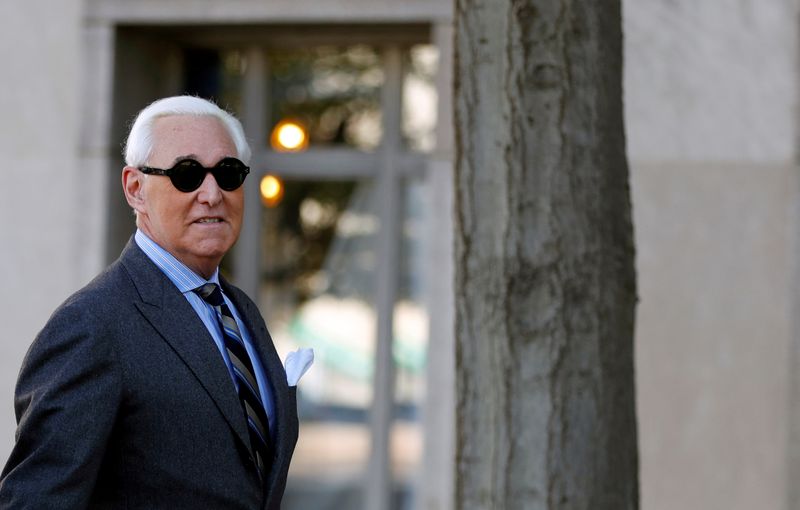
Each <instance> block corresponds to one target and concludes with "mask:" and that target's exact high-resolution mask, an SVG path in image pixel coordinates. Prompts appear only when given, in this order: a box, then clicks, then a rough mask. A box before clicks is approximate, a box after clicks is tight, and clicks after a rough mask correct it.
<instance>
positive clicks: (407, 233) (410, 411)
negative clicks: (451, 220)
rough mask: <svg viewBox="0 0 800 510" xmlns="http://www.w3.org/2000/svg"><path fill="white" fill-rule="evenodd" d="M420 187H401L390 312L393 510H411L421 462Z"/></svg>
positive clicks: (424, 332) (424, 333)
mask: <svg viewBox="0 0 800 510" xmlns="http://www.w3.org/2000/svg"><path fill="white" fill-rule="evenodd" d="M422 186H423V184H422V183H421V182H418V181H409V182H408V183H406V184H405V185H404V186H403V213H404V214H403V218H402V238H401V240H400V243H401V244H400V267H399V268H398V269H399V271H400V273H399V275H398V276H399V288H398V290H399V293H398V296H397V303H396V304H395V309H394V345H393V352H394V360H395V375H396V378H395V421H394V424H393V427H392V432H391V434H392V435H391V456H392V474H393V476H394V486H395V497H394V498H393V503H392V507H393V508H395V509H397V510H407V509H412V508H414V501H415V489H416V482H417V480H418V478H419V469H420V467H421V462H422V447H423V445H422V442H423V430H422V422H421V416H420V411H421V409H422V405H423V399H424V398H425V367H426V363H425V361H426V352H427V346H428V311H427V308H426V307H425V303H424V301H423V292H424V289H423V280H424V267H423V264H424V254H423V239H422V234H423V232H424V224H423V222H424V221H425V214H426V211H425V207H424V200H423V193H422V190H423V188H422Z"/></svg>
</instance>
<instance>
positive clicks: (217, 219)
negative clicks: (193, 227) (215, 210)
mask: <svg viewBox="0 0 800 510" xmlns="http://www.w3.org/2000/svg"><path fill="white" fill-rule="evenodd" d="M220 221H221V220H220V219H219V218H203V219H200V220H197V223H219V222H220Z"/></svg>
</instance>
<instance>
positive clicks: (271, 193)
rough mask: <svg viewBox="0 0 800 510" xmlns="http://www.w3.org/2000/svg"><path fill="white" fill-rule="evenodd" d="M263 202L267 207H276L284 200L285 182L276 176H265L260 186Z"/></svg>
mask: <svg viewBox="0 0 800 510" xmlns="http://www.w3.org/2000/svg"><path fill="white" fill-rule="evenodd" d="M259 189H260V190H261V202H263V204H264V205H265V206H267V207H275V206H276V205H278V204H279V203H281V199H282V198H283V182H281V180H280V179H278V178H277V177H275V176H274V175H265V176H264V177H262V178H261V184H260V185H259Z"/></svg>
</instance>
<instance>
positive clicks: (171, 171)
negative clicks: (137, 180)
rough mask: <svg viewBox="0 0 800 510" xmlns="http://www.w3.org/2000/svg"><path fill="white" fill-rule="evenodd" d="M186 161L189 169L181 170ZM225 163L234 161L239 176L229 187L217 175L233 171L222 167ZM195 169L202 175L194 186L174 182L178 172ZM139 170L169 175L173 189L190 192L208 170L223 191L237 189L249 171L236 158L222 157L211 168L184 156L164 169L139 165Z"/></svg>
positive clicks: (201, 182) (151, 173)
mask: <svg viewBox="0 0 800 510" xmlns="http://www.w3.org/2000/svg"><path fill="white" fill-rule="evenodd" d="M187 162H189V163H192V165H191V166H190V168H189V169H187V170H183V169H182V168H181V165H185V164H186V163H187ZM225 163H236V166H237V167H238V168H237V169H236V170H238V175H239V176H240V178H241V180H240V181H239V184H237V185H236V186H235V187H233V188H231V187H230V186H223V185H222V184H221V183H220V180H219V177H220V175H221V174H222V173H226V174H227V173H229V172H232V171H235V170H232V169H231V168H226V167H224V166H223V165H224V164H225ZM196 170H203V177H202V178H201V179H200V180H199V181H198V182H197V185H196V186H194V187H187V186H183V187H181V186H179V185H178V183H176V182H175V181H176V179H180V178H181V177H180V175H181V173H180V172H188V171H196ZM139 171H141V172H142V173H144V174H147V175H163V176H165V177H169V180H170V181H171V182H172V185H173V186H175V189H177V190H178V191H182V192H183V193H191V192H193V191H195V190H197V189H198V188H199V187H200V186H202V185H203V181H204V180H205V179H206V175H208V173H209V172H211V175H213V176H214V180H215V181H217V186H219V187H220V189H222V190H225V191H235V190H237V189H239V188H240V187H241V186H242V184H244V181H245V179H246V178H247V175H248V174H249V173H250V167H249V166H247V165H245V164H244V163H243V162H242V161H240V160H238V159H236V158H222V159H221V160H219V163H217V164H216V165H214V166H213V167H211V168H208V167H205V166H203V165H202V164H200V162H199V161H197V160H195V159H192V158H184V159H181V160H180V161H178V162H176V163H175V164H174V165H173V166H172V168H167V169H164V168H154V167H151V166H140V167H139Z"/></svg>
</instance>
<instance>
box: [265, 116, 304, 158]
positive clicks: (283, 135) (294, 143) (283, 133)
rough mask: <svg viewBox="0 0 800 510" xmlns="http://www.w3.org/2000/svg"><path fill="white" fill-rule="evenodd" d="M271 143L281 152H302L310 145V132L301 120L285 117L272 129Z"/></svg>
mask: <svg viewBox="0 0 800 510" xmlns="http://www.w3.org/2000/svg"><path fill="white" fill-rule="evenodd" d="M269 143H270V145H272V148H273V149H275V150H276V151H279V152H300V151H303V150H305V149H306V147H308V132H307V131H306V128H305V127H304V126H303V125H302V124H300V123H299V122H297V121H295V120H289V119H284V120H282V121H280V122H278V124H277V125H276V126H275V127H274V128H273V129H272V134H271V135H270V137H269Z"/></svg>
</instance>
